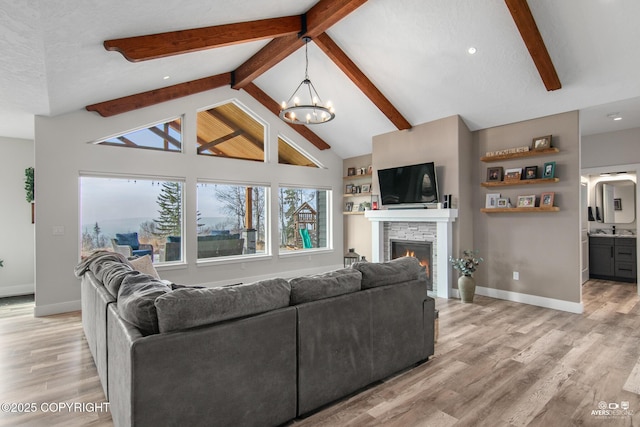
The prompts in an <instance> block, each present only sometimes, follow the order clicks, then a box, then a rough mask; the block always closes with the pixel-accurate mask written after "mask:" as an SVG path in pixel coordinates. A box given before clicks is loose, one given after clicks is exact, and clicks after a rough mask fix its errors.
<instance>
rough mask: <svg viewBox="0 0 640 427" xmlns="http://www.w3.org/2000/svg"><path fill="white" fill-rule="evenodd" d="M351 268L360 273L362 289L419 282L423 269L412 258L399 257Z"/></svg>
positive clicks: (360, 264) (362, 263)
mask: <svg viewBox="0 0 640 427" xmlns="http://www.w3.org/2000/svg"><path fill="white" fill-rule="evenodd" d="M351 267H352V268H354V269H356V270H358V271H360V272H361V273H362V289H369V288H375V287H378V286H385V285H393V284H395V283H401V282H407V281H410V280H420V278H421V277H422V273H423V267H422V266H421V265H420V261H418V259H417V258H414V257H408V256H405V257H401V258H396V259H394V260H391V261H389V262H382V263H377V262H356V263H354V264H352V266H351Z"/></svg>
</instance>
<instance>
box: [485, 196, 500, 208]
mask: <svg viewBox="0 0 640 427" xmlns="http://www.w3.org/2000/svg"><path fill="white" fill-rule="evenodd" d="M499 198H500V193H489V194H487V198H486V201H485V207H486V208H488V209H489V208H497V207H498V199H499Z"/></svg>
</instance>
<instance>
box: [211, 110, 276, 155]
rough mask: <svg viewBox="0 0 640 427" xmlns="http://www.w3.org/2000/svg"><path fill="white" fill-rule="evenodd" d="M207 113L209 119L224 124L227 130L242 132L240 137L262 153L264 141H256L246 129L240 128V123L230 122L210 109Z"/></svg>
mask: <svg viewBox="0 0 640 427" xmlns="http://www.w3.org/2000/svg"><path fill="white" fill-rule="evenodd" d="M207 113H208V114H209V115H210V116H211V117H213V118H215V119H216V120H218V121H220V122H221V123H222V124H224V125H225V126H227V127H228V128H230V129H233V130H240V131H242V133H241V134H240V135H243V136H244V137H245V138H246V140H247V141H249V142H250V143H251V144H253V145H254V146H255V147H256V148H258V149H260V150H262V151H264V141H260V140H258V139H256V138H254V137H253V136H252V135H251V132H249V131H248V130H247V129H245V128H244V127H243V126H242V123H235V122H234V121H232V120H231V119H229V118H228V117H227V116H225V115H224V114H222V113H220V112H219V111H217V110H216V109H214V108H212V109H210V110H207Z"/></svg>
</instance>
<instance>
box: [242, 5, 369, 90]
mask: <svg viewBox="0 0 640 427" xmlns="http://www.w3.org/2000/svg"><path fill="white" fill-rule="evenodd" d="M366 1H367V0H320V1H319V2H318V3H316V5H315V6H313V7H312V8H311V9H309V11H308V12H307V13H306V29H307V31H306V32H302V33H301V34H300V35H301V36H303V35H306V36H310V37H311V38H313V37H315V36H317V35H318V34H321V33H324V32H325V31H326V30H327V29H329V27H331V26H332V25H333V24H335V23H336V22H338V21H339V20H341V19H342V18H344V17H345V16H347V15H348V14H350V13H351V12H353V11H354V10H356V9H357V8H358V7H360V6H362V5H363V4H364V3H366ZM303 44H304V42H303V41H302V39H300V38H299V37H298V36H296V35H289V36H283V37H279V38H276V39H274V40H272V41H271V42H269V43H268V44H267V45H266V46H265V47H263V48H262V49H261V50H259V51H258V52H257V53H256V54H255V55H253V56H252V57H251V58H249V59H248V60H247V61H245V62H244V63H243V64H242V65H240V66H239V67H238V68H237V69H236V70H235V71H234V72H233V75H234V81H233V84H232V87H233V88H234V89H242V88H244V87H245V86H246V85H248V84H249V83H251V82H252V81H254V80H255V79H256V78H258V77H259V76H260V75H262V74H263V73H264V72H266V71H267V70H269V69H270V68H271V67H273V66H274V65H276V64H277V63H278V62H280V61H282V60H283V59H284V58H286V57H287V56H289V55H291V54H292V53H293V52H295V51H296V50H297V49H298V48H300V47H302V46H303Z"/></svg>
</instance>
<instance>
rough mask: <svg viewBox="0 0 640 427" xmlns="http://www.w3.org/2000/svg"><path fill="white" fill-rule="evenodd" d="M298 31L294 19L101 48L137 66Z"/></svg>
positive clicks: (131, 40) (174, 34)
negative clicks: (153, 60)
mask: <svg viewBox="0 0 640 427" xmlns="http://www.w3.org/2000/svg"><path fill="white" fill-rule="evenodd" d="M300 28H301V17H300V16H298V15H295V16H285V17H281V18H271V19H261V20H257V21H249V22H238V23H234V24H225V25H216V26H213V27H205V28H193V29H189V30H181V31H170V32H166V33H159V34H150V35H145V36H136V37H126V38H121V39H113V40H106V41H105V42H104V47H105V49H107V50H109V51H117V52H120V53H121V54H122V56H124V57H125V58H126V59H127V60H128V61H131V62H139V61H147V60H149V59H158V58H165V57H167V56H173V55H179V54H182V53H188V52H197V51H199V50H205V49H212V48H216V47H222V46H230V45H234V44H238V43H245V42H251V41H256V40H264V39H268V38H273V37H281V36H284V35H288V34H296V33H298V32H300Z"/></svg>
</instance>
